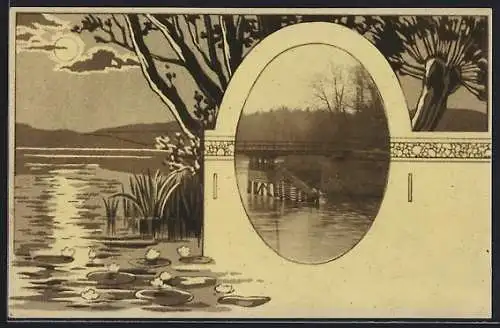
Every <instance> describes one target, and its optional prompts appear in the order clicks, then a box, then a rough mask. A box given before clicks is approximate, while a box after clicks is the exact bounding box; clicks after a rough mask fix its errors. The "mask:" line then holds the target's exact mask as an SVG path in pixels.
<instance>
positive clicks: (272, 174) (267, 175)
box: [235, 141, 389, 205]
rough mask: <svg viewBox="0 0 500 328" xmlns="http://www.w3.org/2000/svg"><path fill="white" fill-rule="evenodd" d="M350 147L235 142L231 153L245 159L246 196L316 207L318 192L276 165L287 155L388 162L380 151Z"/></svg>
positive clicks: (305, 143) (322, 144) (323, 144)
mask: <svg viewBox="0 0 500 328" xmlns="http://www.w3.org/2000/svg"><path fill="white" fill-rule="evenodd" d="M356 145H357V146H359V144H357V143H356V142H354V141H353V142H351V143H342V144H341V145H340V144H339V143H337V144H334V143H312V142H269V141H263V142H260V141H257V142H255V141H252V142H237V143H236V147H235V152H236V153H237V154H245V155H247V156H248V157H249V170H248V190H247V191H248V193H249V194H253V195H262V196H269V197H274V198H279V199H283V200H290V201H295V202H308V203H314V204H316V205H318V203H319V197H320V195H321V191H320V190H317V189H315V188H314V187H312V186H309V185H308V184H307V183H306V182H304V181H303V180H301V179H300V178H298V177H297V176H295V175H294V174H293V173H292V172H290V171H289V170H287V169H286V168H285V167H283V166H282V165H281V164H280V163H279V162H278V160H277V159H278V157H282V156H287V155H321V156H326V157H328V158H330V159H332V158H333V159H336V160H348V159H355V160H357V161H359V160H362V161H379V160H386V159H388V158H389V152H388V151H383V150H381V149H373V150H362V149H356V148H355V146H356Z"/></svg>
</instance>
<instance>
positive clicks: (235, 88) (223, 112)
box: [206, 22, 412, 138]
mask: <svg viewBox="0 0 500 328" xmlns="http://www.w3.org/2000/svg"><path fill="white" fill-rule="evenodd" d="M307 44H324V45H330V46H333V47H336V48H339V49H340V50H343V51H345V52H347V53H349V54H351V55H352V56H353V57H354V58H355V59H356V60H358V61H359V62H360V63H361V64H362V65H363V66H364V67H365V69H366V70H367V71H368V73H369V74H370V75H371V76H372V79H373V81H374V82H375V84H376V85H377V88H378V90H379V93H380V96H381V98H382V101H383V102H384V105H385V106H384V107H385V110H386V116H387V120H388V126H389V132H390V135H391V138H397V137H404V136H408V134H411V133H412V129H411V126H410V124H411V123H410V119H409V115H408V106H407V103H406V98H405V96H404V94H403V91H402V89H401V87H400V84H399V80H398V78H397V76H396V74H395V73H394V71H393V70H392V68H391V66H390V64H389V63H388V62H387V60H386V58H385V57H384V56H383V55H382V53H380V51H379V50H378V49H377V48H376V47H375V46H374V45H373V44H372V43H371V42H370V41H369V40H367V39H366V38H364V37H363V36H362V35H360V34H359V33H357V32H354V31H352V30H351V29H349V28H347V27H344V26H342V25H338V24H334V23H323V22H315V23H301V24H296V25H292V26H288V27H284V28H282V29H280V30H279V31H277V32H275V33H273V34H271V35H270V36H268V37H267V38H265V39H264V40H262V41H261V42H260V43H259V44H258V45H256V46H255V48H253V49H252V50H251V51H250V52H249V53H248V55H247V56H246V57H245V59H244V60H243V62H242V63H241V65H240V66H239V67H238V69H237V70H236V72H235V73H234V75H233V77H232V78H231V82H230V83H229V85H228V88H227V90H226V93H225V94H224V99H223V100H222V104H221V107H220V110H219V115H218V119H217V125H216V128H215V129H214V130H213V131H207V133H206V136H207V137H210V136H225V137H230V136H232V137H233V138H234V137H235V135H236V129H237V125H238V121H239V118H240V115H241V110H242V109H243V106H244V103H245V101H246V98H247V96H248V94H249V93H250V92H251V90H252V87H253V85H254V83H255V82H256V80H257V79H258V77H259V75H260V74H261V72H262V71H263V70H264V69H265V67H266V66H267V65H268V64H269V63H270V62H271V61H272V60H273V59H274V58H275V57H276V56H278V55H279V54H281V53H283V52H285V51H287V50H288V49H290V48H295V47H298V46H302V45H307ZM243 94H245V95H246V96H245V97H242V95H243Z"/></svg>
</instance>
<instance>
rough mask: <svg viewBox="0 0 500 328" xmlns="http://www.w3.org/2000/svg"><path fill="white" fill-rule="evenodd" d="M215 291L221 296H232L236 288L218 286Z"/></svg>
mask: <svg viewBox="0 0 500 328" xmlns="http://www.w3.org/2000/svg"><path fill="white" fill-rule="evenodd" d="M215 291H216V292H217V293H219V294H231V293H232V292H234V288H233V285H230V284H218V285H217V286H215Z"/></svg>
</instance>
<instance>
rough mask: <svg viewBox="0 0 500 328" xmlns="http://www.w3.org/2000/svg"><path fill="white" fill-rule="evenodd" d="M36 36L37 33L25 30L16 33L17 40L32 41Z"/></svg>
mask: <svg viewBox="0 0 500 328" xmlns="http://www.w3.org/2000/svg"><path fill="white" fill-rule="evenodd" d="M35 36H36V34H35V33H31V32H24V33H20V34H17V35H16V40H18V41H30V40H31V39H33V38H34V37H35Z"/></svg>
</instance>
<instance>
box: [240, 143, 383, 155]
mask: <svg viewBox="0 0 500 328" xmlns="http://www.w3.org/2000/svg"><path fill="white" fill-rule="evenodd" d="M359 145H360V143H357V142H356V141H350V142H342V143H326V142H301V141H297V142H270V141H240V142H238V141H237V142H236V146H235V150H236V151H237V152H301V153H339V152H342V153H349V152H356V153H361V152H366V153H380V154H383V153H385V152H384V151H383V150H357V149H359Z"/></svg>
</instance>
